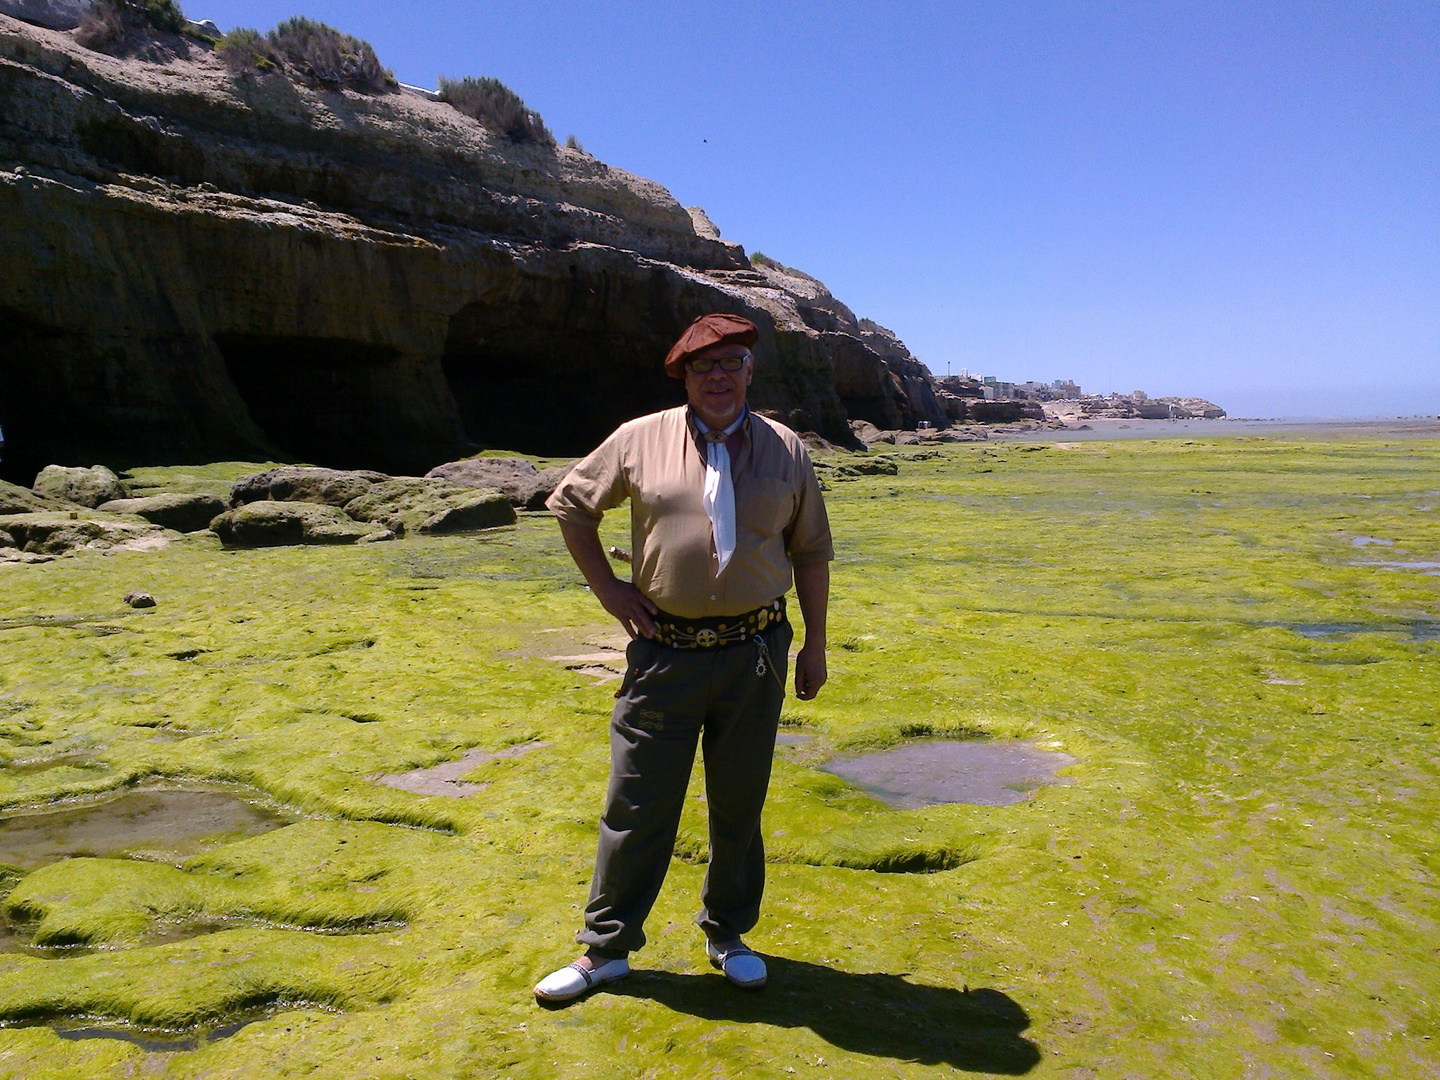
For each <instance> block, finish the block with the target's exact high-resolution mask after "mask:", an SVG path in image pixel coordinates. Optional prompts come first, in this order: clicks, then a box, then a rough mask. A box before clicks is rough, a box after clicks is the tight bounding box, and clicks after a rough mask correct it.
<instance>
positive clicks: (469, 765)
mask: <svg viewBox="0 0 1440 1080" xmlns="http://www.w3.org/2000/svg"><path fill="white" fill-rule="evenodd" d="M549 745H550V744H549V743H548V742H528V743H521V744H520V745H519V746H511V747H508V748H507V749H504V750H497V751H495V752H494V753H493V754H492V753H489V752H487V751H485V750H481V749H479V748H478V747H477V748H475V749H473V750H466V751H465V753H463V754H462V755H460V758H459V759H458V760H456V761H447V762H444V763H442V764H440V765H432V766H430V768H428V769H411V770H410V771H409V772H403V773H385V774H384V775H382V776H375V777H372V778H371V779H373V780H374V781H375V782H376V783H378V784H384V785H385V786H386V787H393V788H399V789H400V790H401V791H408V792H410V794H412V795H441V796H444V797H445V798H448V799H464V798H466V797H467V796H470V795H474V794H475V793H476V792H478V791H484V790H485V788H486V786H487V785H485V784H470V783H466V782H465V781H463V780H461V779H460V777H462V776H464V775H465V774H466V773H471V772H474V771H475V770H476V769H478V768H479V767H480V766H481V765H484V764H485V763H486V762H487V761H503V760H505V759H506V758H515V757H519V756H520V755H521V754H528V753H529V752H530V751H531V750H539V749H540V748H541V747H544V746H549Z"/></svg>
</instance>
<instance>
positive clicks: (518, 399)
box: [443, 303, 685, 457]
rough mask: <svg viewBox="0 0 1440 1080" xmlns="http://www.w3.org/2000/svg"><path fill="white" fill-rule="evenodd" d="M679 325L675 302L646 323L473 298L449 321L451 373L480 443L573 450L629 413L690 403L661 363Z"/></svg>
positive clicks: (530, 450)
mask: <svg viewBox="0 0 1440 1080" xmlns="http://www.w3.org/2000/svg"><path fill="white" fill-rule="evenodd" d="M562 310H563V309H562ZM572 310H573V309H572ZM677 324H678V325H677ZM681 325H683V324H682V323H679V319H678V318H677V315H676V313H675V312H673V311H664V312H662V313H660V314H658V315H657V317H656V318H655V319H653V320H650V321H648V322H645V323H640V322H639V321H638V320H623V321H622V320H618V319H617V320H609V321H607V320H605V319H603V318H585V319H573V318H572V319H565V320H562V319H555V318H546V317H542V315H541V313H539V312H537V311H536V310H534V306H532V305H528V304H523V303H522V304H507V305H503V306H502V305H493V304H485V303H475V304H471V305H469V306H467V307H465V308H463V309H461V310H460V311H459V312H457V313H456V314H455V315H454V316H453V317H452V318H451V320H450V329H449V335H448V339H447V341H446V344H445V355H444V359H443V366H444V371H445V377H446V379H447V380H448V381H449V383H450V391H451V393H452V394H453V395H454V397H455V402H456V404H457V406H458V407H459V410H460V420H461V423H462V424H463V425H464V427H465V432H466V434H467V435H468V437H469V438H470V439H471V440H472V441H473V442H474V443H477V444H479V445H481V446H485V447H495V448H499V449H506V450H515V451H519V452H521V453H527V454H541V455H547V456H554V457H575V456H578V455H582V454H586V453H589V452H590V451H591V450H593V449H594V448H595V447H596V446H597V445H599V443H600V442H601V441H602V440H603V439H604V438H605V437H606V436H607V435H609V434H610V432H612V431H614V430H615V428H616V427H617V426H618V425H619V424H621V423H623V422H624V421H626V420H630V419H633V418H634V417H637V416H641V415H643V414H645V413H649V412H654V411H656V410H657V409H667V408H670V407H671V406H674V405H679V404H683V403H684V401H685V390H684V386H683V384H681V383H679V382H677V381H676V380H674V379H671V378H669V377H668V376H666V375H665V373H664V371H663V369H662V368H661V360H662V358H663V357H664V355H665V352H666V350H667V349H668V348H669V345H670V342H671V341H673V340H674V339H675V337H676V335H677V334H678V333H679V328H680V326H681Z"/></svg>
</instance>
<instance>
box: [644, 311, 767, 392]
mask: <svg viewBox="0 0 1440 1080" xmlns="http://www.w3.org/2000/svg"><path fill="white" fill-rule="evenodd" d="M759 340H760V331H759V330H758V329H757V328H756V326H755V324H754V323H753V322H751V321H750V320H749V319H747V318H745V316H743V315H727V314H725V313H724V312H722V311H716V312H712V313H711V314H709V315H701V316H700V317H699V318H698V319H696V320H695V321H694V322H692V323H691V324H690V325H689V326H687V327H686V328H685V332H684V333H683V334H681V335H680V340H679V341H677V342H675V344H674V345H672V346H671V347H670V351H669V353H667V354H666V356H665V374H666V375H669V376H670V377H671V378H672V379H683V378H684V377H685V361H686V360H688V359H690V357H692V356H694V355H695V354H696V353H698V352H700V351H701V350H702V349H708V348H710V346H712V345H744V346H745V347H746V348H747V349H753V348H754V347H755V343H756V342H757V341H759Z"/></svg>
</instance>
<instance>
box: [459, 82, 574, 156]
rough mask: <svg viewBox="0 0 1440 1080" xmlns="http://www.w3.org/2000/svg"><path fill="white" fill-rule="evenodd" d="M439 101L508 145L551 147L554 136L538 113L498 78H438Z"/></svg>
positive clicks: (553, 143) (553, 142)
mask: <svg viewBox="0 0 1440 1080" xmlns="http://www.w3.org/2000/svg"><path fill="white" fill-rule="evenodd" d="M440 100H441V101H446V102H449V103H450V104H451V105H453V106H454V107H455V108H456V109H457V110H459V111H460V112H462V113H464V114H465V115H466V116H468V117H470V118H471V119H473V120H478V121H479V122H480V123H481V125H483V126H484V128H485V130H487V131H490V132H493V133H494V134H496V135H503V136H504V137H505V138H507V139H509V140H510V141H511V142H516V143H536V144H538V145H540V146H554V145H555V136H554V135H552V134H551V133H550V129H549V128H548V127H546V126H545V121H544V120H542V119H541V118H540V114H539V113H538V112H536V111H535V110H534V109H531V108H528V107H527V106H526V104H525V102H524V101H522V100H521V99H520V95H519V94H517V93H515V91H514V90H511V89H510V88H509V87H508V86H506V85H505V84H504V83H503V82H501V81H500V80H499V79H496V78H492V77H490V76H488V75H484V76H480V77H479V78H477V77H475V76H471V75H467V76H466V77H465V78H463V79H450V78H446V77H445V76H443V75H442V76H441V77H440ZM571 137H572V138H573V136H571ZM567 145H568V144H567ZM576 145H577V146H578V143H577V144H576Z"/></svg>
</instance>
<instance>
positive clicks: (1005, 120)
mask: <svg viewBox="0 0 1440 1080" xmlns="http://www.w3.org/2000/svg"><path fill="white" fill-rule="evenodd" d="M186 12H187V14H188V15H190V16H191V17H192V18H201V17H210V18H213V19H215V21H216V22H217V23H219V24H220V26H221V27H222V28H224V29H229V28H231V27H233V26H237V25H245V26H254V27H257V28H258V29H261V30H265V29H268V28H269V27H270V26H272V25H274V24H275V23H276V22H278V21H279V20H280V19H282V18H284V17H286V16H288V15H294V14H303V15H308V16H310V17H312V18H318V19H322V20H324V21H327V22H330V23H332V24H333V25H335V26H338V27H339V28H340V29H342V30H346V31H348V32H350V33H353V34H356V35H357V36H360V37H364V38H366V39H367V40H369V41H370V42H371V43H372V44H373V45H374V46H375V48H376V51H377V52H378V53H379V55H380V58H381V60H382V62H384V63H385V64H386V65H387V66H389V67H391V68H393V69H394V71H395V73H396V75H397V76H398V77H399V78H400V79H401V80H402V81H404V82H408V83H416V84H419V85H424V86H434V85H435V80H436V76H437V75H439V74H445V75H452V76H461V75H494V76H497V77H499V78H501V79H503V80H504V81H505V82H506V83H508V84H509V85H510V86H511V87H513V88H514V89H515V90H516V91H517V92H518V93H519V94H520V95H521V96H522V97H523V98H525V100H526V102H527V103H528V104H529V105H531V106H533V107H534V108H536V109H538V110H539V111H540V112H541V114H542V115H543V116H544V117H545V119H546V122H547V123H548V124H549V125H550V127H551V129H552V130H553V131H554V132H555V134H556V135H557V136H558V137H560V138H562V139H563V138H564V137H565V136H566V135H569V134H572V133H573V134H574V135H576V136H577V137H578V138H579V139H580V140H581V142H582V143H583V144H584V146H585V147H586V149H588V150H589V151H591V152H592V153H594V154H596V155H597V156H599V157H600V158H602V159H604V160H605V161H607V162H610V163H611V164H613V165H618V166H620V167H622V168H625V169H629V170H631V171H633V172H637V173H640V174H642V175H644V176H648V177H651V178H653V179H655V180H658V181H659V182H661V183H663V184H664V185H665V186H666V187H668V188H669V189H670V190H671V191H672V192H674V194H675V196H676V197H677V198H678V199H680V201H681V202H683V203H685V204H686V205H694V204H699V205H701V206H704V207H705V209H706V210H707V211H708V212H709V214H710V216H711V217H712V218H714V220H715V221H716V223H717V224H718V225H719V226H720V228H721V231H722V232H723V233H724V235H725V236H726V237H727V238H729V239H732V240H737V241H739V242H740V243H742V244H744V245H745V247H746V249H747V250H749V251H755V250H760V251H764V252H765V253H766V254H768V255H771V256H773V257H775V258H778V259H780V260H781V261H782V262H785V263H788V264H790V265H793V266H798V267H800V268H802V269H804V270H806V271H808V272H810V273H812V274H814V275H815V276H817V277H819V278H821V279H822V280H824V281H825V282H826V283H827V284H828V285H829V286H830V288H831V290H832V291H833V292H834V293H835V294H836V295H837V296H838V297H840V298H841V299H842V300H844V301H845V302H846V303H848V304H849V305H850V306H851V307H852V308H854V309H855V310H856V312H857V313H858V314H860V315H867V316H869V317H871V318H873V319H876V320H877V321H879V322H881V323H883V324H885V325H887V326H889V327H890V328H891V329H893V330H894V331H895V332H896V333H898V334H899V335H900V337H901V338H903V339H904V340H905V342H906V343H907V344H908V345H909V346H910V348H911V349H912V351H914V352H915V354H916V355H917V356H919V357H920V358H921V359H922V360H924V361H925V362H926V363H927V364H929V366H930V368H931V370H932V371H934V372H935V373H936V374H941V375H943V374H945V373H946V371H947V370H949V371H955V372H959V371H960V370H961V369H962V368H968V369H970V370H972V371H983V372H985V373H987V374H996V375H999V376H1000V377H1001V378H1006V379H1014V380H1024V379H1029V378H1035V379H1045V380H1050V379H1056V378H1074V379H1076V380H1077V381H1078V382H1079V383H1080V384H1081V385H1082V386H1083V387H1084V388H1085V389H1086V390H1087V391H1100V392H1105V391H1108V390H1109V389H1111V388H1113V389H1115V390H1122V391H1127V390H1131V389H1135V388H1137V387H1138V388H1143V389H1145V390H1148V391H1149V392H1150V393H1152V394H1199V395H1202V396H1205V397H1208V398H1211V399H1212V400H1215V401H1217V402H1219V403H1220V404H1221V405H1223V406H1225V407H1226V408H1228V409H1229V410H1230V411H1231V413H1232V415H1250V416H1300V415H1316V416H1323V415H1332V416H1343V415H1385V414H1389V415H1398V414H1400V413H1405V414H1414V413H1429V414H1432V415H1433V414H1436V413H1440V4H1437V3H1435V2H1434V0H1428V2H1423V3H1384V2H1379V3H1377V2H1372V0H1367V2H1364V3H1360V2H1353V3H1345V4H1339V3H1328V2H1325V0H1306V2H1303V3H1300V2H1296V3H1283V4H1282V3H1253V2H1252V3H1178V2H1177V3H1165V2H1154V0H1152V2H1149V3H1133V4H1132V3H1029V2H1024V0H1009V2H995V3H989V2H986V3H978V2H977V3H933V4H932V3H903V4H902V3H879V2H875V3H844V4H820V3H810V4H805V3H788V2H783V0H772V2H769V3H763V4H762V3H748V2H737V3H726V4H719V3H695V4H686V3H648V2H645V3H642V2H637V3H611V4H607V3H595V2H591V3H568V2H563V3H562V2H538V3H529V4H493V3H486V2H479V3H477V2H464V3H461V2H430V3H425V2H420V3H405V4H399V3H387V4H371V3H337V2H330V0H323V2H322V0H284V2H281V3H274V2H270V0H257V2H242V0H235V2H228V0H208V2H207V3H203V4H202V0H189V2H188V4H187V6H186Z"/></svg>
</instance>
